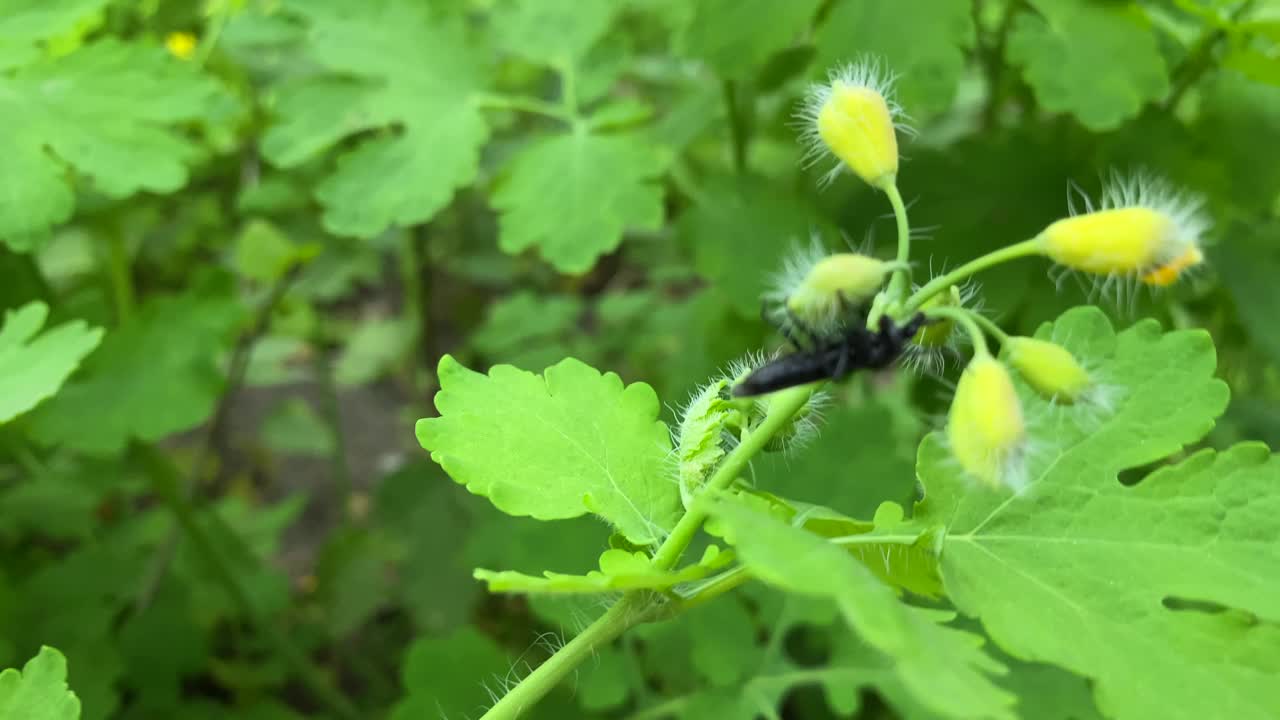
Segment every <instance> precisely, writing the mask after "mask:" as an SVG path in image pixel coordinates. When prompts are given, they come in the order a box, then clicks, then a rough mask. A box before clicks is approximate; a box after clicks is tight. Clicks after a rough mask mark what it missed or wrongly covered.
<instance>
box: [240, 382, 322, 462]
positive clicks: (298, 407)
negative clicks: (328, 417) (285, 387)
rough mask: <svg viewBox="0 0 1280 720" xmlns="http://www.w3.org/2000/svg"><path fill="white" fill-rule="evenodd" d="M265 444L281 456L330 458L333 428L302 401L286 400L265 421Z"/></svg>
mask: <svg viewBox="0 0 1280 720" xmlns="http://www.w3.org/2000/svg"><path fill="white" fill-rule="evenodd" d="M258 434H259V437H260V438H261V439H262V443H263V444H264V445H266V446H267V447H268V448H270V449H272V450H275V451H277V452H285V453H298V454H301V455H314V456H321V457H324V456H327V455H328V454H329V453H331V452H333V443H334V437H333V428H332V427H330V426H329V425H328V424H326V423H325V421H324V420H322V419H321V418H320V416H319V415H317V414H316V411H315V410H313V409H312V407H311V404H310V403H308V402H307V401H306V400H305V399H303V398H301V397H296V396H295V397H289V398H286V399H285V400H282V401H281V402H280V403H279V404H278V405H276V406H275V408H273V409H272V410H271V414H270V415H268V416H267V417H266V419H264V420H263V421H262V427H261V428H259V430H258Z"/></svg>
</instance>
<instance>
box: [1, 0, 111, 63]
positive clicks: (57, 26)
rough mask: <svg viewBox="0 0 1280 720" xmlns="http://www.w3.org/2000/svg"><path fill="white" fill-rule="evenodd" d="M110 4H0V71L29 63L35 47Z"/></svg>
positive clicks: (90, 0)
mask: <svg viewBox="0 0 1280 720" xmlns="http://www.w3.org/2000/svg"><path fill="white" fill-rule="evenodd" d="M108 2H110V0H45V1H44V2H40V3H32V2H25V1H24V0H16V1H12V0H11V1H9V2H4V3H2V4H0V70H6V69H8V68H12V67H17V66H19V65H23V64H26V63H28V62H31V61H32V60H34V59H35V58H37V57H38V56H39V55H40V49H39V48H38V47H37V45H39V44H41V43H42V41H48V40H50V39H52V38H55V37H56V36H58V35H61V34H63V33H65V32H68V31H71V30H74V29H75V28H76V27H77V26H78V25H81V24H82V23H84V21H85V20H87V19H89V18H92V17H93V16H94V15H95V14H97V13H99V12H100V11H101V10H102V8H103V7H104V6H105V5H106V4H107V3H108Z"/></svg>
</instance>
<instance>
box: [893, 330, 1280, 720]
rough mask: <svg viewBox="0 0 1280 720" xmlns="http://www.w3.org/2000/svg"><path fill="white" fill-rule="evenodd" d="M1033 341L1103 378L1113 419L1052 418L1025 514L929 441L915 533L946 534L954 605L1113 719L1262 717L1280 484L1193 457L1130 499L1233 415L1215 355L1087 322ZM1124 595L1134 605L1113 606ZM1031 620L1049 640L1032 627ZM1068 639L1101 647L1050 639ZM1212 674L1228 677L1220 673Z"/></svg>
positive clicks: (1271, 664) (1270, 657) (1265, 458)
mask: <svg viewBox="0 0 1280 720" xmlns="http://www.w3.org/2000/svg"><path fill="white" fill-rule="evenodd" d="M1039 335H1040V336H1041V337H1044V338H1052V339H1055V340H1056V341H1058V342H1061V343H1064V345H1065V346H1066V347H1067V348H1069V349H1070V350H1071V351H1072V352H1073V353H1074V354H1075V355H1076V356H1077V357H1080V358H1082V359H1084V360H1085V361H1086V362H1088V363H1091V364H1092V365H1093V366H1094V367H1098V368H1100V369H1099V370H1098V371H1097V372H1098V373H1099V374H1100V375H1101V376H1102V377H1103V378H1104V382H1106V383H1109V384H1112V385H1113V386H1114V387H1115V388H1116V390H1115V392H1116V393H1117V397H1116V398H1115V399H1114V401H1113V403H1114V404H1113V406H1112V407H1104V408H1088V407H1068V406H1058V407H1054V408H1046V409H1045V411H1044V412H1045V417H1044V419H1043V422H1045V423H1046V426H1047V430H1046V431H1045V432H1044V433H1043V435H1042V436H1041V437H1042V438H1043V439H1042V440H1041V442H1042V443H1044V444H1045V445H1046V446H1045V447H1043V448H1042V449H1040V451H1039V452H1038V457H1033V458H1032V459H1031V460H1030V461H1029V462H1030V468H1029V470H1028V475H1029V480H1028V482H1027V486H1026V488H1025V489H1024V490H1023V491H1022V492H1021V493H1019V494H1017V495H1014V496H1007V495H999V494H995V493H991V492H988V491H985V490H982V489H980V488H976V487H973V486H971V485H970V484H968V483H967V482H965V481H964V480H963V479H962V478H960V477H959V475H958V474H957V473H956V472H955V470H953V469H950V468H949V467H948V465H949V461H948V459H947V458H946V455H945V451H944V450H943V449H942V447H941V444H940V441H939V440H938V438H937V437H936V436H931V437H930V438H928V439H926V441H925V443H924V445H923V446H922V448H921V454H920V474H921V478H922V480H923V482H924V484H925V487H926V494H925V500H924V502H923V503H922V504H921V505H920V507H919V509H918V511H917V513H916V516H915V519H916V521H917V522H920V523H925V524H931V523H939V524H943V525H945V526H946V527H947V528H948V530H947V535H946V539H945V543H944V547H943V550H942V573H943V579H944V581H945V583H946V587H947V591H948V595H949V596H950V597H951V598H952V599H953V600H954V601H955V603H956V605H957V607H959V608H960V609H961V610H962V611H964V612H966V613H969V614H973V615H976V616H978V617H979V618H981V619H982V621H983V624H984V626H985V627H986V628H987V630H988V631H989V632H990V633H991V635H992V637H993V638H994V639H996V641H997V642H999V643H1000V645H1001V646H1002V647H1004V648H1006V649H1008V650H1009V651H1010V652H1011V653H1013V654H1014V655H1016V656H1018V657H1022V658H1027V659H1032V660H1039V661H1047V662H1054V663H1057V664H1060V665H1063V666H1065V667H1067V668H1069V669H1071V670H1073V671H1075V672H1078V673H1080V674H1082V675H1086V676H1089V677H1092V678H1094V681H1095V683H1096V684H1097V688H1098V689H1097V692H1098V694H1099V697H1100V698H1102V700H1101V706H1102V709H1103V711H1104V712H1106V713H1107V714H1108V715H1111V716H1114V717H1119V718H1154V717H1188V718H1190V717H1201V716H1203V715H1204V714H1206V713H1208V714H1215V713H1221V712H1226V713H1227V714H1229V715H1231V716H1233V717H1263V716H1265V715H1266V714H1267V713H1268V712H1269V711H1268V710H1266V709H1265V708H1268V707H1271V706H1273V705H1274V704H1275V703H1276V702H1277V701H1280V697H1277V695H1276V690H1275V687H1274V684H1273V683H1271V682H1270V681H1269V680H1268V678H1269V677H1270V676H1271V675H1272V674H1273V673H1274V670H1275V668H1276V667H1277V663H1280V655H1277V654H1276V652H1275V648H1276V647H1278V646H1277V644H1276V639H1277V636H1276V628H1275V626H1274V625H1272V624H1271V623H1270V622H1269V620H1270V619H1271V618H1274V617H1275V616H1276V608H1275V607H1273V606H1272V604H1271V602H1270V601H1271V599H1272V598H1275V597H1276V589H1277V588H1276V586H1275V583H1274V580H1273V579H1272V577H1271V575H1270V573H1269V570H1267V568H1274V567H1275V566H1276V564H1277V563H1278V562H1280V555H1277V553H1276V548H1275V547H1274V544H1272V543H1268V542H1267V541H1266V540H1265V539H1264V538H1265V533H1266V531H1265V530H1262V528H1265V527H1266V526H1267V524H1268V522H1270V521H1269V520H1268V519H1267V518H1268V517H1270V516H1271V515H1273V514H1274V513H1273V512H1272V510H1270V509H1269V508H1270V506H1271V505H1272V504H1273V503H1274V501H1275V498H1274V497H1273V496H1272V495H1271V494H1270V492H1269V490H1268V488H1269V487H1271V486H1272V485H1273V483H1274V481H1275V478H1276V477H1277V473H1278V472H1280V466H1277V464H1276V462H1275V461H1274V459H1273V458H1272V457H1271V454H1270V451H1269V450H1268V449H1267V448H1266V447H1265V446H1262V445H1258V444H1243V445H1237V446H1235V447H1232V448H1230V449H1228V450H1226V451H1223V452H1215V451H1212V450H1204V451H1201V452H1198V453H1195V454H1193V455H1191V456H1189V457H1187V458H1186V459H1185V460H1183V461H1182V462H1180V463H1178V464H1176V465H1169V466H1164V467H1161V468H1159V469H1157V470H1154V471H1152V472H1150V473H1149V474H1148V475H1147V476H1146V477H1144V478H1142V479H1141V480H1139V481H1138V482H1137V484H1136V485H1133V486H1131V487H1129V486H1126V485H1124V484H1121V482H1119V480H1118V476H1119V475H1120V473H1121V472H1122V471H1125V470H1131V469H1135V468H1140V467H1144V466H1146V465H1149V464H1150V463H1154V462H1158V461H1161V460H1163V459H1164V458H1166V457H1167V456H1169V455H1170V454H1171V453H1174V452H1177V451H1179V450H1181V448H1182V447H1183V446H1185V445H1187V444H1189V443H1192V442H1194V441H1196V440H1198V439H1199V438H1200V437H1202V436H1203V435H1204V433H1205V432H1207V431H1208V429H1209V428H1210V427H1211V426H1212V423H1213V420H1214V418H1215V417H1216V416H1217V415H1219V414H1220V413H1221V412H1222V410H1223V408H1224V407H1225V405H1226V401H1227V388H1226V386H1225V385H1224V384H1223V383H1222V382H1221V381H1220V380H1216V379H1214V378H1213V377H1212V375H1213V369H1214V354H1213V347H1212V344H1211V343H1210V340H1209V337H1208V336H1207V335H1206V334H1205V333H1203V332H1200V331H1179V332H1173V333H1166V334H1161V333H1160V331H1159V328H1158V327H1157V326H1156V325H1155V323H1153V322H1150V321H1148V322H1143V323H1139V324H1138V325H1135V326H1134V327H1132V328H1130V329H1128V330H1126V331H1124V332H1121V333H1118V334H1117V333H1115V332H1114V331H1113V330H1112V329H1111V327H1110V325H1109V323H1108V321H1107V320H1106V318H1105V317H1104V316H1103V315H1102V314H1101V313H1100V312H1098V311H1097V310H1092V309H1081V310H1077V311H1073V312H1071V313H1068V314H1067V315H1065V316H1063V317H1062V318H1061V319H1060V320H1059V321H1058V322H1056V323H1054V324H1053V325H1052V326H1047V327H1045V328H1043V329H1042V331H1041V332H1040V333H1039ZM1153 358H1161V361H1160V362H1159V363H1158V364H1156V363H1153V360H1152V359H1153ZM1171 388H1176V389H1177V392H1176V393H1173V392H1170V389H1171ZM1022 396H1023V402H1025V403H1027V405H1029V406H1030V405H1032V403H1039V404H1041V405H1043V401H1037V399H1036V398H1035V396H1034V393H1032V392H1030V391H1026V392H1023V393H1022ZM1260 532H1261V533H1262V534H1261V535H1260V534H1259V533H1260ZM1082 567H1088V568H1091V570H1090V571H1089V572H1088V573H1081V572H1079V568H1082ZM1116 583H1123V584H1124V585H1126V586H1130V587H1131V588H1132V589H1131V590H1130V591H1129V592H1124V593H1114V592H1106V591H1103V590H1102V589H1101V588H1105V587H1108V586H1114V585H1115V584H1116ZM1182 601H1190V602H1192V603H1193V606H1194V604H1196V603H1207V604H1208V605H1210V606H1216V607H1220V608H1223V610H1221V611H1218V612H1213V611H1207V610H1204V609H1196V608H1195V607H1185V608H1184V607H1181V606H1180V605H1179V603H1180V602H1182ZM1028 608H1035V612H1036V614H1037V615H1038V616H1039V617H1042V618H1046V622H1044V623H1034V624H1033V623H1027V622H1026V620H1025V618H1026V613H1027V612H1028ZM1226 608H1230V610H1226ZM1121 618H1123V620H1121ZM1065 623H1071V624H1079V625H1081V626H1083V627H1088V628H1091V631H1090V632H1088V633H1078V634H1062V633H1058V632H1055V631H1052V630H1050V628H1053V627H1055V626H1057V625H1059V624H1065ZM1205 657H1218V658H1222V660H1220V661H1217V662H1214V663H1213V666H1212V670H1209V669H1208V668H1207V667H1206V666H1205V665H1202V664H1201V660H1200V659H1201V658H1205ZM1138 687H1144V688H1160V691H1159V693H1158V694H1157V695H1155V696H1153V695H1152V694H1150V693H1149V692H1146V691H1143V692H1137V691H1136V688H1138Z"/></svg>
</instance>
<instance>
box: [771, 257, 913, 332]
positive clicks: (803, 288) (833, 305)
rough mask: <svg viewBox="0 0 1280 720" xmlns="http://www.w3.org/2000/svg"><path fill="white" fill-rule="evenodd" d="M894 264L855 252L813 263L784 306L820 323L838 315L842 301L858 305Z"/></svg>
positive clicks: (881, 281) (875, 289)
mask: <svg viewBox="0 0 1280 720" xmlns="http://www.w3.org/2000/svg"><path fill="white" fill-rule="evenodd" d="M895 267H897V264H896V263H891V262H885V261H884V260H879V259H876V258H873V257H868V256H866V255H859V254H857V253H836V254H835V255H828V256H827V257H824V258H822V259H821V260H819V261H818V262H816V263H814V265H813V267H812V268H811V269H810V270H809V272H808V274H807V275H805V276H804V279H803V280H801V281H800V284H799V285H798V286H797V287H796V288H795V290H793V291H792V292H791V294H790V295H789V296H788V297H787V307H788V308H789V309H790V310H791V312H793V313H794V314H795V315H797V316H798V317H800V318H801V319H803V320H806V321H810V322H812V324H814V325H822V324H824V322H826V321H829V320H830V319H832V318H834V316H836V315H838V314H839V312H840V310H841V303H842V302H844V303H846V304H853V305H857V304H859V303H862V302H865V301H866V300H869V299H871V296H873V295H875V294H876V292H877V291H879V290H880V287H881V286H883V285H884V280H885V277H886V276H887V275H888V274H889V272H890V271H891V270H893V268H895Z"/></svg>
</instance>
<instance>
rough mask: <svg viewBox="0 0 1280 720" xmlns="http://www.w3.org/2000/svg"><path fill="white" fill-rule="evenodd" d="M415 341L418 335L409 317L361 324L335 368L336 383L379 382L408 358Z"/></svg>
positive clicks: (352, 335) (348, 341) (359, 383)
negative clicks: (405, 357) (381, 377)
mask: <svg viewBox="0 0 1280 720" xmlns="http://www.w3.org/2000/svg"><path fill="white" fill-rule="evenodd" d="M415 340H416V333H415V332H414V330H413V327H412V325H411V323H410V321H409V320H408V319H407V318H406V317H392V318H380V319H376V320H368V321H365V322H362V323H360V325H359V326H358V327H356V330H355V332H353V333H351V336H350V337H348V338H347V343H346V344H345V345H343V346H342V352H341V353H339V355H338V359H337V361H336V362H335V363H334V365H333V379H334V382H336V383H338V384H339V385H363V384H364V383H367V382H370V381H372V380H376V379H377V378H378V377H379V376H380V375H382V374H383V373H385V372H387V370H389V369H390V368H391V367H392V366H393V365H395V364H396V363H397V362H399V361H400V360H401V359H402V358H403V357H404V356H405V353H407V352H408V351H409V349H410V347H412V344H413V343H414V342H415Z"/></svg>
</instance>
